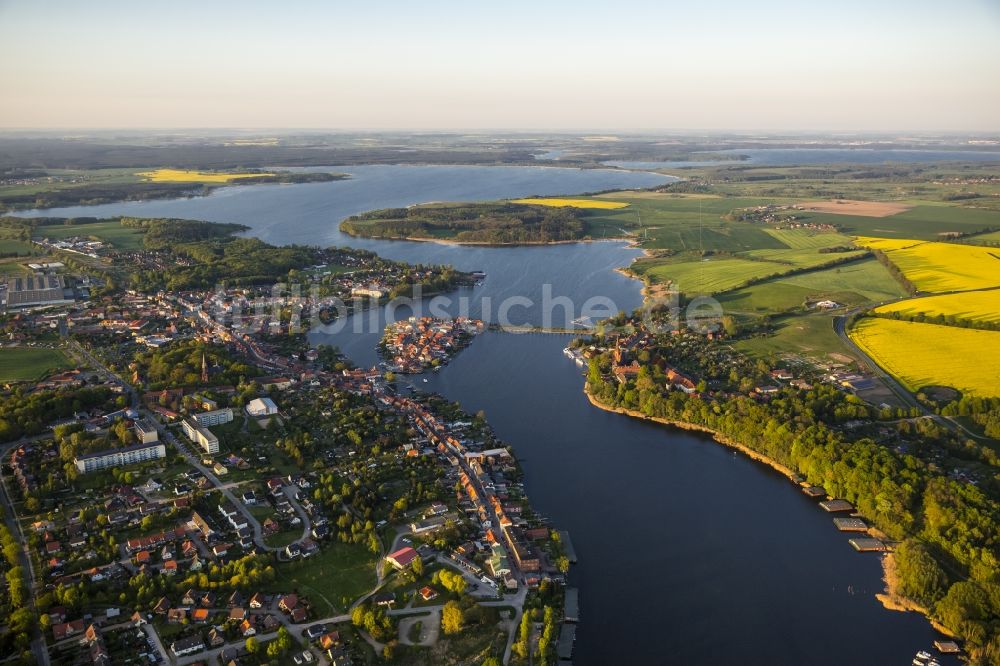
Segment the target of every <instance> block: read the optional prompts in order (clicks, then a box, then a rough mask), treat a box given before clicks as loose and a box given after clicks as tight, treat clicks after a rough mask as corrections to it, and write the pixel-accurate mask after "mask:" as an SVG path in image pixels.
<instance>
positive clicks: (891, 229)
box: [805, 201, 1000, 240]
mask: <svg viewBox="0 0 1000 666" xmlns="http://www.w3.org/2000/svg"><path fill="white" fill-rule="evenodd" d="M910 203H918V202H912V201H911V202H910ZM805 218H806V220H807V221H809V222H816V223H821V224H834V225H838V226H839V228H840V230H841V231H842V232H844V233H846V234H851V235H855V236H877V237H882V238H915V239H919V240H939V239H940V238H941V234H946V233H951V232H959V233H972V232H975V231H982V230H983V229H986V228H990V227H994V228H995V227H1000V211H996V210H987V209H984V208H966V207H962V206H957V205H948V204H944V203H931V202H919V205H915V206H914V207H913V208H911V209H910V210H908V211H905V212H902V213H897V214H895V215H890V216H888V217H865V216H861V215H837V214H834V213H813V212H809V213H806V214H805Z"/></svg>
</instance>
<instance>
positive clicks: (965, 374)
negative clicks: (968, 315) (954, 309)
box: [851, 317, 1000, 397]
mask: <svg viewBox="0 0 1000 666" xmlns="http://www.w3.org/2000/svg"><path fill="white" fill-rule="evenodd" d="M851 338H852V339H853V340H854V341H855V342H856V343H857V344H858V346H859V347H861V348H862V349H863V350H865V351H866V352H867V353H868V354H869V355H870V356H871V357H872V358H874V359H875V360H876V361H877V362H878V364H879V365H880V366H882V367H883V368H884V369H885V370H886V371H887V372H889V373H890V374H892V375H893V376H894V377H896V378H897V379H898V380H899V381H901V382H902V383H903V384H905V385H906V387H907V388H908V389H910V390H911V391H917V390H919V389H921V388H922V387H925V386H950V387H952V388H955V389H958V390H959V391H962V392H963V393H964V394H967V395H977V396H983V397H985V396H1000V332H998V331H981V330H976V329H970V328H956V327H954V326H938V325H937V324H918V323H913V322H908V321H895V320H892V319H882V318H880V317H867V318H865V319H862V320H860V321H859V322H858V323H857V325H856V326H855V327H854V329H853V330H852V331H851Z"/></svg>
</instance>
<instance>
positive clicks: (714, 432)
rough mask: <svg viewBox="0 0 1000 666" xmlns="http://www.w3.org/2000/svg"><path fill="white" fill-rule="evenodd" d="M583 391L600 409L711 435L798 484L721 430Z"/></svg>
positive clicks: (774, 463)
mask: <svg viewBox="0 0 1000 666" xmlns="http://www.w3.org/2000/svg"><path fill="white" fill-rule="evenodd" d="M583 392H584V395H586V396H587V400H589V401H590V404H591V405H593V406H594V407H597V408H598V409H602V410H604V411H606V412H612V413H614V414H623V415H625V416H631V417H633V418H637V419H643V420H644V421H653V422H654V423H660V424H662V425H668V426H671V427H673V428H678V429H680V430H688V431H693V432H700V433H704V434H706V435H711V437H712V439H714V440H715V441H716V442H718V443H719V444H722V445H724V446H728V447H730V448H732V449H736V450H737V451H740V452H741V453H744V454H746V456H747V457H748V458H751V459H752V460H756V461H757V462H759V463H763V464H765V465H767V466H768V467H770V468H771V469H773V470H775V471H776V472H778V473H780V474H782V475H783V476H785V477H787V478H788V480H789V481H792V482H793V483H796V485H797V484H798V482H797V481H796V480H795V477H796V476H797V475H796V473H795V472H794V471H792V470H791V469H790V468H788V467H786V466H785V465H782V464H781V463H779V462H778V461H777V460H774V459H773V458H769V457H768V456H765V455H763V454H762V453H758V452H756V451H754V450H753V449H750V448H747V447H746V446H744V445H743V444H740V443H739V442H737V441H736V440H734V439H730V438H729V437H727V436H725V435H723V434H722V433H721V432H719V431H717V430H712V429H711V428H707V427H705V426H701V425H698V424H697V423H689V422H687V421H675V420H673V419H665V418H661V417H657V416H647V415H645V414H643V413H642V412H637V411H635V410H633V409H625V408H624V407H609V406H607V405H605V404H603V403H601V402H598V400H597V398H595V397H594V396H593V395H591V393H590V391H589V390H588V386H587V384H584V386H583Z"/></svg>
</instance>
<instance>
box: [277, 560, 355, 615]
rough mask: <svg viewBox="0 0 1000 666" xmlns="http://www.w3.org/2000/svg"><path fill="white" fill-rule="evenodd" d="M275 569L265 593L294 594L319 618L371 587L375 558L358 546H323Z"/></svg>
mask: <svg viewBox="0 0 1000 666" xmlns="http://www.w3.org/2000/svg"><path fill="white" fill-rule="evenodd" d="M275 568H276V570H277V576H276V578H275V580H274V582H273V583H271V584H270V586H269V589H268V591H269V592H289V591H292V590H294V591H297V592H298V593H299V594H300V595H304V596H306V597H307V598H308V599H309V601H310V602H311V603H312V605H313V608H314V609H316V613H317V614H318V615H319V616H321V617H326V616H329V615H336V614H337V613H340V612H343V611H344V609H346V608H347V606H349V605H350V603H351V602H352V601H354V600H355V599H357V598H358V597H360V596H361V595H362V594H364V593H365V592H368V591H369V590H370V589H371V588H372V587H373V586H374V585H375V556H374V555H373V554H372V553H371V551H370V550H368V549H367V548H366V547H365V546H363V545H360V544H345V543H332V544H327V545H324V546H323V549H322V550H321V551H320V552H319V553H317V554H316V555H313V556H312V557H310V558H309V559H306V560H297V561H295V562H289V563H279V564H278V565H277V566H276V567H275Z"/></svg>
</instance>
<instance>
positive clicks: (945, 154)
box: [604, 148, 1000, 169]
mask: <svg viewBox="0 0 1000 666" xmlns="http://www.w3.org/2000/svg"><path fill="white" fill-rule="evenodd" d="M705 155H707V156H711V155H720V156H721V155H726V156H728V158H726V159H717V160H702V161H676V162H643V161H628V160H611V161H608V162H604V164H606V165H608V166H615V167H620V168H623V169H670V168H683V167H702V166H718V165H726V164H733V165H736V164H752V165H755V166H794V165H799V164H845V163H850V164H883V163H886V162H901V163H908V164H912V163H917V162H945V161H955V162H1000V151H979V150H975V151H973V150H886V149H881V148H879V149H872V148H754V149H746V150H744V149H739V148H734V149H732V150H719V151H713V152H710V153H705ZM737 155H745V156H746V157H747V158H748V159H745V160H735V159H733V157H734V156H737Z"/></svg>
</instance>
